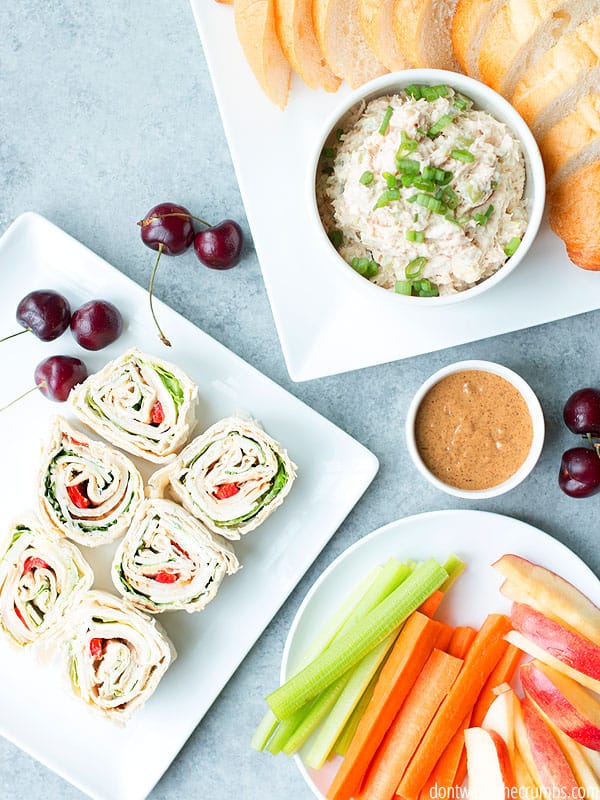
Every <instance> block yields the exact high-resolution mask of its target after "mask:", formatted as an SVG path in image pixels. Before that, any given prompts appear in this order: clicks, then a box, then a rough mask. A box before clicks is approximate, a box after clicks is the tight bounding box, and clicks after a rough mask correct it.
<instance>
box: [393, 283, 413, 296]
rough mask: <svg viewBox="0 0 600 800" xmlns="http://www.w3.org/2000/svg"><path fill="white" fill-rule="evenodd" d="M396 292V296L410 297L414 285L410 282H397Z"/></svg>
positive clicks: (395, 285)
mask: <svg viewBox="0 0 600 800" xmlns="http://www.w3.org/2000/svg"><path fill="white" fill-rule="evenodd" d="M394 291H395V292H396V294H406V295H409V296H410V294H411V293H412V284H411V282H410V281H396V283H395V284H394Z"/></svg>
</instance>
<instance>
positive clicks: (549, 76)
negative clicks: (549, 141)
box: [512, 16, 600, 126]
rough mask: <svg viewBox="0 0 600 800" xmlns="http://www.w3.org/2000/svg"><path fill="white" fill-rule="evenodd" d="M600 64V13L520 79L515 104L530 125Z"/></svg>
mask: <svg viewBox="0 0 600 800" xmlns="http://www.w3.org/2000/svg"><path fill="white" fill-rule="evenodd" d="M598 67H600V16H596V17H592V19H590V20H587V21H586V22H583V23H582V24H581V25H579V26H578V27H577V28H576V29H575V30H574V31H571V33H568V34H565V35H564V36H561V38H560V39H559V40H558V42H557V43H556V44H555V45H554V47H552V48H551V49H550V50H548V51H547V52H546V53H544V55H543V56H542V57H541V58H539V59H538V60H537V61H536V63H535V64H534V65H533V66H532V67H530V68H529V69H528V70H527V71H526V72H525V74H524V75H523V76H522V77H521V79H520V80H519V81H518V83H517V85H516V87H515V91H514V94H513V96H512V104H513V105H514V106H515V108H516V109H517V111H518V112H519V113H520V114H521V116H522V117H523V118H524V119H525V121H526V122H527V123H528V124H529V125H530V126H535V120H536V117H537V116H538V115H539V114H540V113H541V112H543V111H544V109H546V107H549V106H550V105H551V104H553V103H556V102H557V101H558V100H559V97H560V95H561V94H562V93H563V92H567V91H569V90H572V87H574V86H575V85H576V84H577V83H578V82H579V81H580V80H581V79H582V78H583V77H584V76H585V74H586V72H587V71H588V70H591V69H594V68H598Z"/></svg>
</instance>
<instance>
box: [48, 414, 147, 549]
mask: <svg viewBox="0 0 600 800" xmlns="http://www.w3.org/2000/svg"><path fill="white" fill-rule="evenodd" d="M143 497H144V485H143V482H142V477H141V475H140V473H139V472H138V470H137V469H136V467H135V466H134V465H133V462H132V461H131V460H130V459H129V458H127V456H125V455H123V453H120V452H119V451H118V450H115V449H114V448H113V447H109V445H106V444H104V443H102V442H97V441H93V440H92V439H89V438H88V437H87V436H85V435H84V434H83V433H81V432H80V431H78V430H75V429H74V428H72V427H71V426H70V425H69V424H68V423H67V421H66V420H65V419H63V418H62V417H56V418H55V420H54V422H53V423H52V427H51V429H50V435H49V437H48V441H47V443H46V446H45V448H44V451H43V454H42V462H41V469H40V476H39V485H38V503H39V512H40V516H41V518H42V519H43V520H47V521H48V522H49V523H50V525H52V527H54V528H55V529H56V530H57V531H58V532H60V533H61V534H63V535H64V536H67V537H68V538H69V539H73V541H75V542H78V543H79V544H83V545H86V546H87V547H97V546H98V545H101V544H107V543H108V542H112V541H114V540H115V539H118V538H119V537H120V536H123V534H124V533H125V531H126V530H127V529H128V528H129V525H130V523H131V520H132V517H133V515H134V513H135V510H136V508H137V507H138V505H139V504H140V502H141V501H142V499H143Z"/></svg>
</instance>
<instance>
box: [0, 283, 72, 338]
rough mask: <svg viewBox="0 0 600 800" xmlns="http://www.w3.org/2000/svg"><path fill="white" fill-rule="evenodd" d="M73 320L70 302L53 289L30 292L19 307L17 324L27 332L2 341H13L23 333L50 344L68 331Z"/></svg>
mask: <svg viewBox="0 0 600 800" xmlns="http://www.w3.org/2000/svg"><path fill="white" fill-rule="evenodd" d="M70 319H71V308H70V306H69V301H68V300H67V299H66V298H65V297H63V295H62V294H59V293H58V292H55V291H53V290H52V289H36V290H35V291H33V292H29V294H26V295H25V297H23V298H22V300H21V301H20V302H19V305H18V306H17V322H18V323H19V325H22V326H23V328H24V329H25V330H22V331H19V332H18V333H13V334H11V335H10V336H5V337H4V338H3V339H0V341H1V342H4V341H6V339H13V338H14V337H15V336H19V335H20V334H21V333H27V332H29V331H30V332H31V333H33V335H34V336H37V338H38V339H41V340H42V342H50V341H52V340H53V339H58V337H59V336H60V335H61V334H62V333H64V332H65V331H66V329H67V328H68V327H69V320H70Z"/></svg>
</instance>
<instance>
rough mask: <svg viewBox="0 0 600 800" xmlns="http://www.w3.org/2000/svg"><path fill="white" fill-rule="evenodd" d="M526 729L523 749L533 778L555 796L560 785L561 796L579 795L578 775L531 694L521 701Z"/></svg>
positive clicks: (550, 794)
mask: <svg viewBox="0 0 600 800" xmlns="http://www.w3.org/2000/svg"><path fill="white" fill-rule="evenodd" d="M521 709H522V711H523V728H524V735H525V740H526V743H525V742H523V741H522V738H523V732H522V733H521V735H520V738H521V741H520V740H519V732H518V730H517V731H515V732H516V734H517V741H518V742H519V750H520V752H521V755H522V756H523V758H524V760H525V763H526V764H527V766H528V768H529V771H530V772H531V775H532V777H533V778H534V780H535V781H536V783H537V784H538V786H539V787H540V789H541V790H542V791H543V792H548V793H549V796H551V797H554V796H555V794H554V793H555V792H556V791H557V788H556V787H558V789H559V790H560V796H561V797H578V786H579V784H578V783H577V778H576V777H575V775H574V774H573V770H572V769H571V767H570V766H569V762H568V761H567V759H566V758H565V756H564V754H563V752H562V750H561V749H560V747H559V746H558V742H557V741H556V739H555V738H554V736H553V735H552V733H551V731H550V728H549V727H548V726H547V725H546V723H545V722H544V720H543V719H542V717H541V715H540V714H539V712H538V711H537V710H536V708H535V706H534V704H533V703H532V702H531V700H530V699H529V698H528V697H525V698H524V699H523V700H522V701H521Z"/></svg>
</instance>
